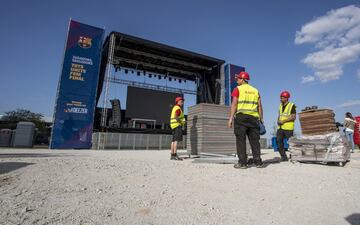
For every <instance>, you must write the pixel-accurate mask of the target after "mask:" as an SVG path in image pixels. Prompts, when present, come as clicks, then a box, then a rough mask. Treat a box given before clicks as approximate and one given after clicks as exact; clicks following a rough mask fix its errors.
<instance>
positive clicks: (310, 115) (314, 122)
mask: <svg viewBox="0 0 360 225" xmlns="http://www.w3.org/2000/svg"><path fill="white" fill-rule="evenodd" d="M334 116H335V114H334V112H333V111H332V110H330V109H315V110H307V111H303V112H300V113H299V120H300V125H301V132H302V134H303V135H323V134H329V133H333V132H335V131H336V123H335V118H334Z"/></svg>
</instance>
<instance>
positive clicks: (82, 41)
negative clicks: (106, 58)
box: [78, 36, 92, 48]
mask: <svg viewBox="0 0 360 225" xmlns="http://www.w3.org/2000/svg"><path fill="white" fill-rule="evenodd" d="M91 40H92V39H91V38H88V37H81V36H80V38H79V41H78V45H79V46H80V47H81V48H90V47H91Z"/></svg>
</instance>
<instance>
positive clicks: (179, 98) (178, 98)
mask: <svg viewBox="0 0 360 225" xmlns="http://www.w3.org/2000/svg"><path fill="white" fill-rule="evenodd" d="M180 100H183V101H184V98H183V97H177V98H175V103H177V102H178V101H180Z"/></svg>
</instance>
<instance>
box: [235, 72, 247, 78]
mask: <svg viewBox="0 0 360 225" xmlns="http://www.w3.org/2000/svg"><path fill="white" fill-rule="evenodd" d="M235 79H245V80H250V75H249V74H248V73H247V72H245V71H241V72H240V73H239V74H235Z"/></svg>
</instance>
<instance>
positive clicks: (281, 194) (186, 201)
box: [0, 148, 360, 225]
mask: <svg viewBox="0 0 360 225" xmlns="http://www.w3.org/2000/svg"><path fill="white" fill-rule="evenodd" d="M169 156H170V155H169V151H91V150H83V151H75V150H70V151H50V150H41V149H30V150H25V149H4V148H2V149H0V224H6V225H8V224H21V225H23V224H24V225H26V224H61V225H72V224H84V225H85V224H88V225H90V224H91V225H97V224H104V225H105V224H106V225H111V224H114V225H115V224H116V225H117V224H166V225H169V224H226V225H228V224H287V225H288V224H301V225H304V224H316V225H318V224H336V225H338V224H360V192H359V188H360V153H354V154H353V155H352V159H351V162H349V163H348V164H346V166H345V167H338V166H330V165H319V164H302V163H295V164H293V163H290V162H283V163H278V162H277V157H278V155H277V154H275V153H273V152H272V151H270V150H264V151H263V159H264V160H265V162H267V164H266V167H265V168H262V169H258V168H254V167H253V168H249V169H247V170H239V169H234V168H233V165H232V164H230V163H225V161H219V162H222V163H211V162H210V161H206V160H199V159H186V160H184V161H170V160H169ZM230 161H231V160H230Z"/></svg>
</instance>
